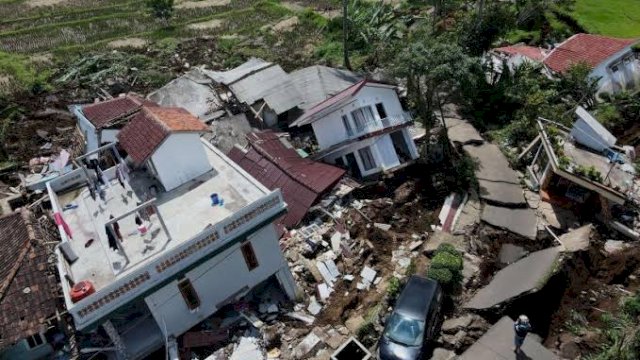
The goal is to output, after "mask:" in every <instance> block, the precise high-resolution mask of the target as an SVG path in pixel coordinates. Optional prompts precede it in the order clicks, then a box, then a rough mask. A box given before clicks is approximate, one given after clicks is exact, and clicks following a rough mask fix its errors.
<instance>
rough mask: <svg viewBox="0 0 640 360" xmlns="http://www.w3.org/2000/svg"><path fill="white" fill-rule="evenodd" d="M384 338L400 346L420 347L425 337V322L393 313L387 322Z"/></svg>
mask: <svg viewBox="0 0 640 360" xmlns="http://www.w3.org/2000/svg"><path fill="white" fill-rule="evenodd" d="M384 336H385V337H387V338H388V339H389V340H391V341H393V342H395V343H398V344H402V345H406V346H416V345H420V344H421V343H422V339H423V337H424V321H419V320H416V319H411V318H408V317H405V316H403V315H400V314H398V313H393V314H392V315H391V316H390V317H389V320H387V326H386V327H385V329H384Z"/></svg>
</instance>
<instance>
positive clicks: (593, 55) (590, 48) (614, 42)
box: [544, 34, 638, 73]
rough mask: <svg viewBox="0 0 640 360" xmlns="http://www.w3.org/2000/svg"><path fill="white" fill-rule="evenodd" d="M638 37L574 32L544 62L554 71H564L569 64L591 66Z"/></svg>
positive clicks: (594, 65)
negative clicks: (625, 37) (630, 37)
mask: <svg viewBox="0 0 640 360" xmlns="http://www.w3.org/2000/svg"><path fill="white" fill-rule="evenodd" d="M637 41H638V39H617V38H611V37H606V36H600V35H592V34H576V35H574V36H572V37H570V38H569V39H567V40H566V41H565V42H563V43H562V44H560V45H558V47H556V48H555V49H553V50H552V51H551V53H549V55H548V56H547V57H546V58H545V59H544V64H545V65H547V66H548V67H549V68H550V69H551V70H553V71H555V72H559V73H562V72H565V71H567V70H568V69H569V67H571V65H574V64H577V63H586V64H587V65H590V66H591V67H596V66H598V65H600V64H601V63H602V62H603V61H605V60H606V59H608V58H610V57H611V56H613V55H615V54H616V53H617V52H619V51H621V50H623V49H624V48H626V47H627V46H629V45H631V44H633V43H635V42H637Z"/></svg>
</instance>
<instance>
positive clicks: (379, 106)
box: [376, 103, 387, 119]
mask: <svg viewBox="0 0 640 360" xmlns="http://www.w3.org/2000/svg"><path fill="white" fill-rule="evenodd" d="M376 111H377V112H378V116H379V117H380V119H386V118H387V111H386V110H385V109H384V105H383V104H382V103H377V104H376Z"/></svg>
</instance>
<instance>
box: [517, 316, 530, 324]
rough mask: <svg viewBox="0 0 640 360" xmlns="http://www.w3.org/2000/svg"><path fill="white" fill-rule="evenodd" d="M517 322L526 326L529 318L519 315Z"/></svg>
mask: <svg viewBox="0 0 640 360" xmlns="http://www.w3.org/2000/svg"><path fill="white" fill-rule="evenodd" d="M518 321H519V322H521V323H524V324H528V323H529V318H528V317H527V315H520V316H518Z"/></svg>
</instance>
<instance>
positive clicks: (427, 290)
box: [393, 275, 439, 319]
mask: <svg viewBox="0 0 640 360" xmlns="http://www.w3.org/2000/svg"><path fill="white" fill-rule="evenodd" d="M438 289H439V286H438V282H437V281H435V280H432V279H427V278H423V277H420V276H415V275H414V276H411V277H410V278H409V281H407V285H405V287H404V289H403V290H402V293H400V296H399V297H398V300H397V301H396V306H395V308H394V310H393V311H394V312H397V313H399V314H402V315H404V316H408V317H411V318H419V319H424V318H425V317H426V315H427V312H428V311H429V305H430V304H431V301H432V299H433V297H434V296H435V295H436V293H437V291H438Z"/></svg>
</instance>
